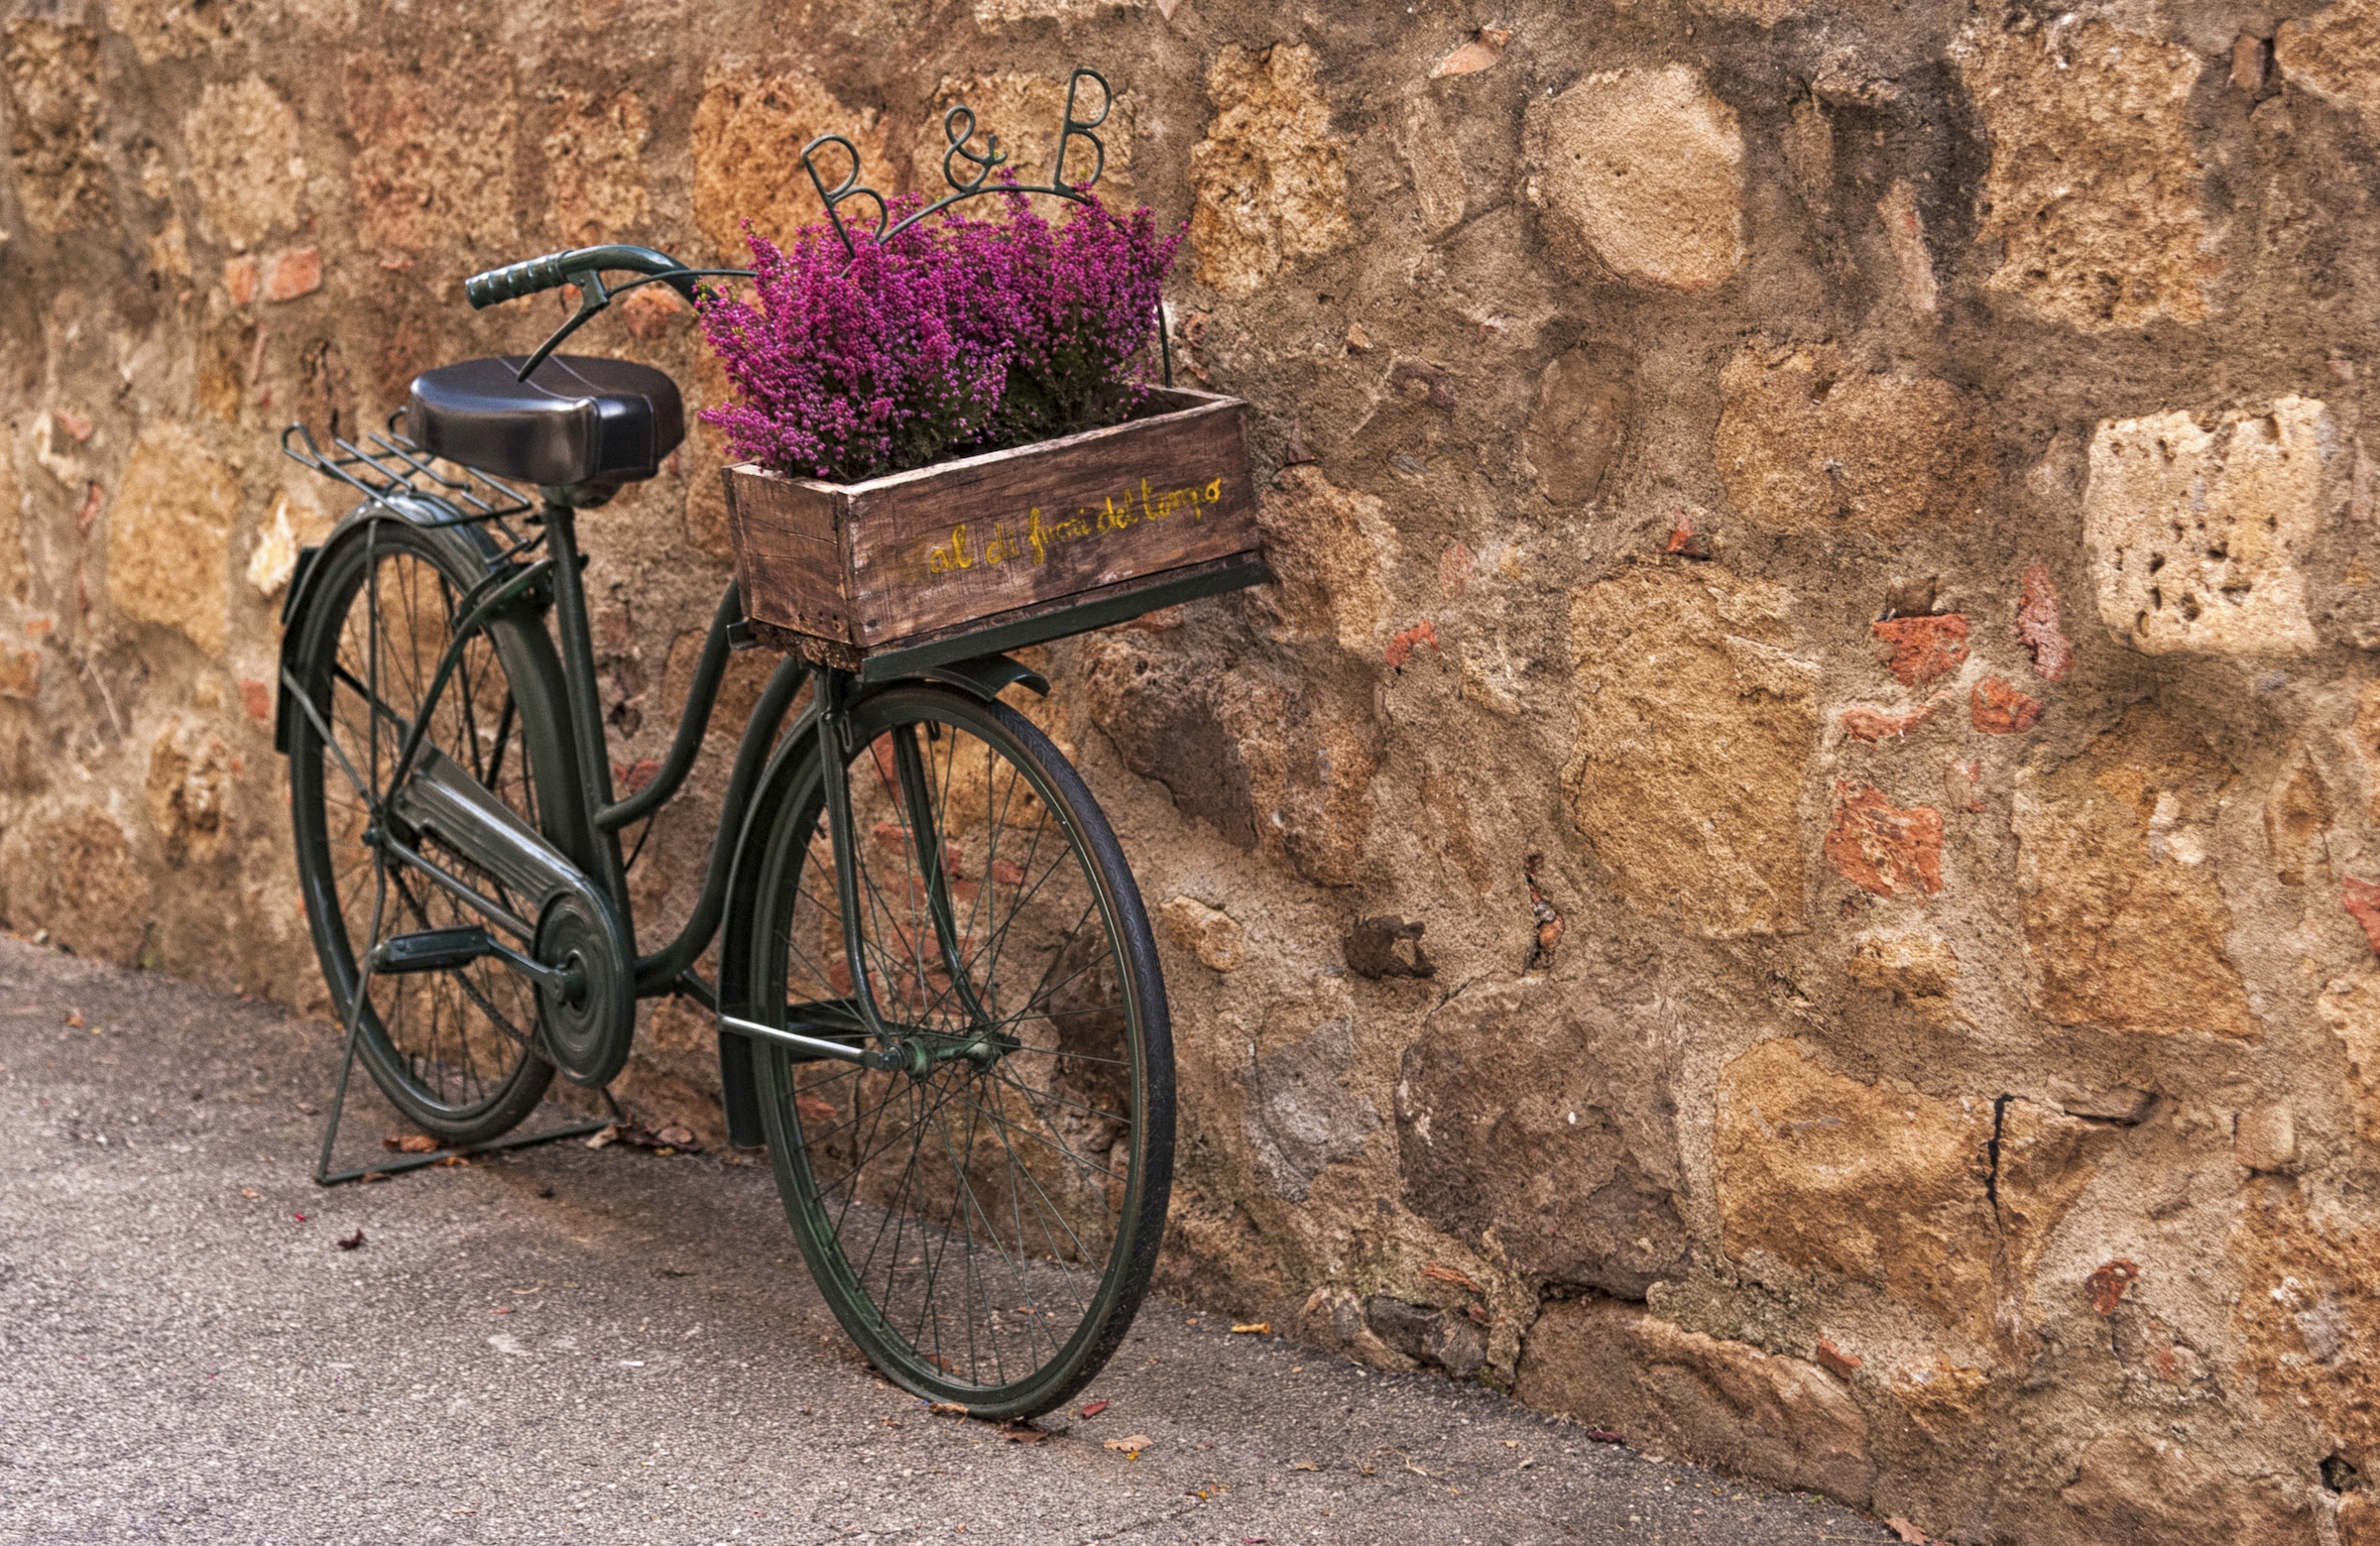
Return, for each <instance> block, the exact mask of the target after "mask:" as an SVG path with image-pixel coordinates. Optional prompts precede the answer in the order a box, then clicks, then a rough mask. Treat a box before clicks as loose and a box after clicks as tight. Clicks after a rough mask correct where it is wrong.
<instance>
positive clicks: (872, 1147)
mask: <svg viewBox="0 0 2380 1546" xmlns="http://www.w3.org/2000/svg"><path fill="white" fill-rule="evenodd" d="M851 723H852V730H853V734H852V736H851V739H850V743H849V744H850V745H852V746H854V747H857V748H858V749H859V750H858V752H857V755H856V756H855V757H854V758H853V759H852V761H851V763H850V765H849V768H848V769H847V771H846V773H847V777H848V780H849V788H850V791H851V810H852V817H853V821H852V825H853V828H854V832H853V841H852V845H851V852H852V859H853V872H854V873H853V877H852V879H853V882H854V883H855V884H854V887H853V890H854V891H855V892H856V894H857V898H858V901H857V907H856V911H857V913H858V916H859V922H860V928H859V931H858V932H859V938H860V962H861V968H862V971H861V973H860V974H859V976H864V977H865V979H866V985H867V986H868V987H869V988H871V989H872V991H873V995H874V998H875V1002H876V1005H877V1007H878V1010H879V1012H880V1015H881V1018H882V1021H883V1022H884V1023H885V1024H886V1025H887V1027H888V1031H889V1034H890V1039H891V1040H892V1041H894V1042H897V1043H899V1044H900V1046H901V1048H902V1050H903V1053H904V1057H905V1062H904V1066H902V1067H900V1068H898V1069H892V1070H877V1069H869V1068H864V1067H861V1066H859V1065H856V1064H854V1063H851V1062H847V1061H841V1060H837V1059H833V1058H825V1057H820V1058H812V1057H808V1056H806V1055H804V1054H802V1053H798V1052H794V1051H791V1050H789V1049H787V1048H785V1047H784V1046H782V1045H780V1044H776V1043H771V1042H763V1041H758V1040H756V1041H755V1042H754V1059H755V1072H756V1075H757V1079H756V1083H757V1085H758V1087H759V1091H760V1096H761V1107H762V1114H763V1118H764V1121H765V1123H766V1126H767V1130H768V1136H769V1146H770V1153H771V1157H772V1159H773V1163H774V1165H775V1169H776V1179H777V1187H778V1190H779V1192H780V1193H781V1194H782V1196H783V1199H784V1204H785V1211H786V1214H787V1216H788V1218H789V1219H790V1220H791V1222H792V1225H793V1230H794V1234H795V1236H796V1237H797V1238H798V1240H799V1243H800V1246H801V1250H802V1255H803V1257H804V1259H805V1260H806V1261H807V1263H808V1264H809V1267H810V1271H811V1273H812V1275H813V1276H814V1277H815V1278H816V1280H817V1283H818V1286H819V1288H820V1290H821V1291H822V1292H823V1293H824V1295H825V1296H826V1299H827V1301H828V1303H829V1304H830V1305H831V1306H832V1307H833V1309H834V1311H835V1314H836V1316H837V1317H838V1318H839V1319H840V1320H841V1321H842V1323H843V1326H844V1328H845V1330H847V1331H848V1332H849V1333H850V1334H851V1336H852V1338H853V1340H854V1341H855V1342H857V1343H858V1344H859V1346H860V1348H861V1350H862V1351H863V1352H865V1353H866V1354H867V1355H868V1357H869V1358H870V1359H871V1360H872V1361H873V1362H874V1363H875V1365H876V1367H877V1368H879V1369H881V1370H883V1371H884V1372H885V1373H886V1374H887V1375H889V1376H890V1377H892V1379H893V1380H895V1381H896V1382H898V1383H899V1384H901V1385H902V1386H904V1387H906V1388H907V1389H909V1390H911V1391H914V1392H915V1393H917V1394H919V1395H922V1396H924V1397H926V1398H927V1399H929V1400H934V1401H955V1402H959V1403H962V1404H964V1405H965V1406H966V1407H967V1408H968V1409H969V1410H970V1411H972V1412H974V1413H975V1414H977V1415H979V1416H984V1417H1001V1418H1011V1417H1023V1416H1030V1415H1034V1414H1037V1413H1040V1412H1044V1411H1047V1410H1049V1409H1050V1408H1052V1407H1054V1406H1056V1405H1058V1404H1059V1403H1060V1402H1062V1401H1064V1400H1065V1399H1066V1398H1067V1397H1068V1396H1070V1395H1072V1394H1073V1393H1074V1392H1075V1391H1076V1390H1079V1389H1080V1388H1082V1386H1083V1385H1084V1384H1085V1383H1086V1382H1087V1381H1088V1380H1090V1378H1091V1377H1092V1376H1093V1375H1094V1374H1096V1373H1097V1372H1098V1371H1099V1369H1100V1368H1101V1367H1102V1366H1103V1365H1105V1364H1106V1362H1107V1361H1108V1359H1109V1357H1110V1356H1111V1355H1112V1354H1113V1353H1114V1352H1115V1350H1116V1347H1117V1345H1118V1344H1119V1343H1120V1342H1121V1341H1122V1340H1123V1338H1124V1334H1125V1331H1126V1329H1127V1328H1128V1327H1129V1326H1130V1324H1131V1319H1132V1316H1133V1314H1134V1313H1135V1312H1136V1311H1137V1309H1138V1308H1139V1303H1140V1298H1141V1295H1142V1294H1143V1293H1144V1292H1145V1290H1146V1289H1147V1286H1148V1277H1149V1272H1150V1269H1151V1268H1152V1267H1153V1266H1154V1264H1155V1261H1156V1253H1157V1246H1158V1243H1159V1240H1160V1237H1161V1236H1162V1234H1163V1231H1164V1221H1165V1205H1166V1196H1167V1191H1168V1188H1169V1186H1170V1184H1171V1176H1172V1168H1173V1051H1172V1040H1171V1034H1170V1031H1169V1029H1168V1023H1167V1018H1166V1011H1165V987H1164V982H1163V979H1162V977H1161V976H1160V974H1159V971H1158V966H1157V956H1156V949H1155V942H1154V941H1153V940H1152V939H1151V938H1150V936H1149V930H1148V919H1147V914H1146V912H1145V911H1144V910H1143V908H1142V906H1141V902H1140V894H1139V890H1138V888H1137V887H1136V886H1134V885H1133V882H1132V877H1131V872H1130V870H1129V869H1128V868H1127V867H1126V865H1125V862H1124V856H1123V854H1122V852H1121V851H1120V850H1119V849H1118V847H1117V844H1116V839H1115V835H1114V833H1112V832H1111V831H1110V830H1109V828H1108V824H1107V820H1106V818H1105V817H1104V816H1103V815H1102V814H1101V813H1100V809H1099V806H1098V804H1097V803H1096V802H1095V801H1094V800H1093V799H1092V797H1091V793H1090V791H1089V789H1087V788H1086V787H1085V786H1084V784H1083V781H1082V779H1081V777H1080V775H1078V774H1077V773H1075V771H1074V770H1073V768H1071V767H1070V766H1068V765H1067V763H1066V761H1065V759H1064V758H1063V757H1061V756H1060V755H1059V753H1058V751H1057V749H1056V748H1055V747H1053V746H1052V745H1051V744H1050V742H1049V740H1048V739H1047V738H1046V737H1045V736H1043V735H1042V734H1041V732H1040V731H1039V730H1037V729H1035V728H1034V727H1033V725H1032V724H1031V723H1030V722H1028V721H1027V720H1025V719H1024V718H1023V716H1021V715H1019V714H1017V713H1016V712H1015V711H1014V710H1012V709H1011V708H1009V707H1007V706H1006V705H1003V704H997V703H994V704H985V703H981V702H978V701H976V700H975V699H972V698H969V697H966V696H963V695H961V694H959V693H955V692H950V691H946V690H943V689H939V688H930V687H908V686H904V687H895V688H892V689H890V690H888V691H885V692H882V693H879V694H877V695H876V696H874V697H871V698H868V699H866V700H864V701H863V702H861V703H860V704H858V705H857V706H855V707H854V708H853V709H852V711H851ZM764 843H765V846H764V847H763V849H762V850H761V853H760V859H761V864H762V868H761V871H760V873H759V885H758V888H757V891H756V892H755V893H754V895H755V901H754V905H753V909H752V916H751V925H750V926H751V927H752V928H753V929H754V931H755V932H754V933H753V934H752V935H751V936H750V938H751V942H752V945H753V955H752V959H753V960H754V961H755V963H756V971H755V980H754V982H753V985H752V1001H753V1002H752V1005H751V1006H750V1007H749V1011H750V1013H751V1014H752V1017H754V1018H756V1019H759V1020H761V1021H762V1022H763V1023H767V1024H773V1025H775V1026H777V1027H780V1028H786V1029H794V1030H798V1031H801V1032H802V1033H805V1034H811V1035H822V1036H827V1037H830V1038H833V1039H840V1040H843V1041H844V1042H845V1043H846V1044H848V1045H852V1046H855V1047H863V1046H864V1047H871V1048H875V1047H877V1046H878V1043H877V1042H874V1041H871V1040H870V1039H869V1038H868V1037H867V1036H866V1035H865V1034H864V1033H863V1031H862V1030H861V1028H860V1022H859V1020H858V1017H857V1015H856V1013H855V1012H854V998H853V996H854V994H855V993H856V992H857V991H859V988H860V987H861V983H860V981H859V979H858V977H857V976H855V973H854V971H853V963H852V960H851V958H850V953H849V951H848V948H847V945H846V933H845V930H844V926H843V908H842V905H841V903H840V901H839V900H838V895H839V890H840V889H839V888H838V886H837V878H836V874H835V858H834V848H833V844H832V841H831V834H830V832H829V830H828V817H827V810H826V799H825V786H824V783H823V781H822V780H821V779H820V778H819V777H817V776H816V775H815V773H813V774H812V776H811V777H810V778H809V779H808V780H807V782H806V784H804V785H803V786H802V787H799V788H797V789H796V790H795V791H793V793H792V795H791V797H790V798H788V799H787V800H786V801H785V803H784V804H783V805H782V806H781V807H780V808H779V809H778V811H777V812H776V814H775V818H774V821H773V826H772V828H771V829H770V830H769V831H768V833H767V834H766V837H765V839H764Z"/></svg>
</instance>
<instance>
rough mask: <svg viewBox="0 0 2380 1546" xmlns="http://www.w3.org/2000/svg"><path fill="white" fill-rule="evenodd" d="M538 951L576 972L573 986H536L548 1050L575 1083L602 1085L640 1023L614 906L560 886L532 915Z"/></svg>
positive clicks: (547, 962) (615, 1068)
mask: <svg viewBox="0 0 2380 1546" xmlns="http://www.w3.org/2000/svg"><path fill="white" fill-rule="evenodd" d="M535 955H536V958H537V960H538V961H539V962H541V963H542V964H544V965H546V966H550V967H553V968H555V969H556V970H558V971H562V972H567V973H574V974H576V979H577V980H576V982H575V983H574V985H573V990H572V991H568V992H566V991H564V990H563V989H561V988H558V987H555V986H552V985H550V984H539V985H538V987H537V1027H538V1030H539V1032H540V1034H541V1036H542V1038H543V1040H544V1044H545V1051H546V1054H547V1055H548V1056H549V1057H551V1058H552V1059H553V1066H554V1067H555V1068H558V1069H560V1070H561V1073H562V1077H563V1078H565V1079H567V1080H569V1081H570V1082H571V1083H572V1084H577V1085H586V1086H588V1087H590V1088H598V1089H599V1088H601V1087H602V1086H604V1085H607V1084H610V1083H611V1082H612V1078H613V1076H614V1075H616V1074H618V1073H619V1072H620V1069H621V1065H623V1064H625V1063H626V1062H627V1061H628V1050H629V1045H630V1042H631V1041H632V1040H633V1039H634V1037H635V1035H636V1028H637V991H636V968H635V965H634V963H632V962H631V961H630V960H629V959H628V947H627V945H626V944H625V943H624V942H623V941H622V939H621V934H620V925H619V923H618V922H617V921H616V920H615V919H614V918H613V917H612V914H611V909H610V908H608V907H603V906H601V904H600V903H591V899H590V898H585V897H579V896H573V895H571V894H569V893H568V892H564V893H562V894H561V895H559V896H556V897H554V899H553V900H552V901H551V902H549V903H548V904H547V905H546V908H545V914H544V916H543V917H541V918H539V919H538V920H537V939H536V948H535Z"/></svg>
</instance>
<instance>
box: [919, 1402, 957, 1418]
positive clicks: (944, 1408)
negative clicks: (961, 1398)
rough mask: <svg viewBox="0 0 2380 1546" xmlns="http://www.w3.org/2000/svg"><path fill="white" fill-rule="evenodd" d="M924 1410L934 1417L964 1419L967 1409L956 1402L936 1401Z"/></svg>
mask: <svg viewBox="0 0 2380 1546" xmlns="http://www.w3.org/2000/svg"><path fill="white" fill-rule="evenodd" d="M926 1410H927V1411H929V1412H931V1413H933V1414H934V1415H935V1416H936V1417H964V1416H966V1415H967V1408H966V1407H965V1406H964V1405H962V1404H960V1403H959V1402H957V1401H936V1402H935V1403H934V1404H933V1405H931V1406H929V1407H927V1408H926Z"/></svg>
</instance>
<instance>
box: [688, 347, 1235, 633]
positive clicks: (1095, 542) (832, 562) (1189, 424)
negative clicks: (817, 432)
mask: <svg viewBox="0 0 2380 1546" xmlns="http://www.w3.org/2000/svg"><path fill="white" fill-rule="evenodd" d="M1247 413H1248V405H1247V404H1246V403H1243V402H1241V401H1240V400H1239V399H1237V398H1226V397H1218V396H1215V395H1214V394H1212V393H1205V392H1187V391H1182V390H1178V389H1173V388H1153V389H1151V390H1150V391H1149V393H1148V394H1147V396H1146V398H1145V399H1144V400H1143V401H1142V404H1141V406H1140V409H1139V412H1138V413H1137V414H1136V415H1135V416H1133V417H1131V418H1130V419H1128V420H1126V421H1125V422H1123V423H1120V424H1112V425H1110V426H1109V427H1107V428H1105V429H1093V430H1089V431H1086V432H1085V433H1082V434H1074V435H1066V436H1064V437H1062V438H1060V439H1055V440H1044V441H1041V442H1040V443H1038V444H1035V445H1026V446H1019V447H1017V448H1016V449H1014V450H1008V451H992V452H988V453H986V454H984V455H981V456H970V457H966V458H964V459H961V460H958V461H949V462H940V463H937V464H936V465H934V466H931V467H920V468H917V469H916V470H914V471H911V472H899V473H893V474H892V475H890V476H888V477H883V478H874V479H871V480H869V481H868V482H865V483H824V482H820V481H817V480H815V479H809V478H788V477H783V476H781V475H779V474H776V473H773V472H768V471H765V470H763V469H762V468H760V467H757V466H752V465H744V466H737V467H730V468H728V469H727V470H726V479H727V511H728V527H729V531H730V532H731V534H732V535H733V537H734V540H735V547H736V572H737V576H738V580H739V582H740V583H741V585H742V587H743V592H744V613H745V616H746V617H747V618H748V619H750V620H751V622H752V624H753V631H754V633H755V634H756V635H757V636H758V637H759V638H760V640H761V641H762V642H763V643H765V644H771V645H774V646H776V647H778V648H780V649H786V650H792V651H796V652H798V653H799V654H802V655H803V656H804V657H805V658H808V659H812V660H817V661H820V662H823V663H828V664H833V665H839V666H842V667H844V668H845V669H847V670H856V671H859V672H861V673H862V674H863V675H864V676H868V677H878V676H884V675H892V674H895V673H896V672H898V671H901V670H909V669H916V668H918V667H920V666H924V665H929V664H933V663H935V662H937V661H942V660H956V659H965V658H968V657H971V656H975V655H982V654H993V653H995V652H998V651H1002V650H1014V649H1018V648H1020V647H1022V646H1025V645H1029V644H1038V643H1040V642H1042V641H1044V640H1049V639H1057V638H1060V637H1062V636H1064V635H1067V634H1074V633H1081V632H1083V631H1084V630H1086V629H1092V628H1099V627H1102V626H1104V625H1106V624H1109V623H1115V622H1121V621H1123V620H1124V619H1126V618H1130V617H1133V616H1136V615H1138V614H1139V613H1142V612H1147V611H1152V610H1154V609H1155V608H1158V607H1163V606H1170V605H1172V604H1173V603H1175V602H1178V601H1186V600H1189V599H1190V598H1192V597H1194V596H1204V595H1212V594H1214V593H1216V592H1218V591H1225V590H1232V589H1236V588H1238V587H1240V586H1243V585H1254V584H1260V583H1262V582H1263V581H1264V580H1265V579H1267V578H1268V577H1269V576H1268V575H1267V574H1266V572H1265V569H1264V563H1263V555H1262V551H1261V543H1260V542H1259V540H1258V538H1257V533H1256V496H1255V488H1254V485H1253V482H1252V480H1251V478H1250V475H1249V465H1248V435H1247V427H1246V418H1247Z"/></svg>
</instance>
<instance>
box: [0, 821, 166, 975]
mask: <svg viewBox="0 0 2380 1546" xmlns="http://www.w3.org/2000/svg"><path fill="white" fill-rule="evenodd" d="M0 856H4V859H5V862H4V863H0V871H5V877H4V878H0V885H4V886H5V887H6V897H7V906H8V921H9V923H10V925H11V926H13V927H15V928H16V929H18V930H19V931H24V930H30V929H35V928H46V929H48V930H49V931H50V933H51V936H52V937H53V938H55V939H57V940H58V941H59V942H60V943H61V944H63V945H65V946H66V947H67V948H68V949H70V950H72V951H74V953H75V954H77V955H87V956H96V957H98V958H99V959H101V960H103V961H113V962H115V963H117V964H118V965H120V966H132V965H136V964H138V962H139V960H140V953H141V945H142V942H143V941H144V940H146V939H147V937H148V933H149V924H150V920H151V919H152V918H153V917H155V916H156V910H157V909H156V892H154V891H153V890H152V889H151V887H150V884H149V879H148V877H146V876H145V875H143V874H142V873H141V869H140V866H139V865H138V864H136V863H135V862H134V860H133V856H132V840H131V838H130V837H129V835H127V834H126V832H125V831H124V828H123V827H122V826H121V825H119V824H118V823H117V821H116V819H115V818H114V817H112V816H110V815H109V814H108V813H107V812H106V811H104V810H101V809H99V808H98V807H97V806H95V805H84V806H81V807H79V808H77V809H74V810H71V811H69V812H68V813H66V814H65V815H62V816H60V817H58V818H56V819H54V820H51V821H47V822H44V823H42V824H40V825H39V826H36V827H31V828H18V829H17V830H15V831H12V832H11V833H9V835H8V839H7V842H6V845H5V848H0Z"/></svg>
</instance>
